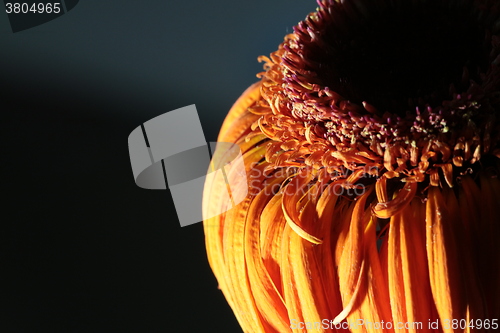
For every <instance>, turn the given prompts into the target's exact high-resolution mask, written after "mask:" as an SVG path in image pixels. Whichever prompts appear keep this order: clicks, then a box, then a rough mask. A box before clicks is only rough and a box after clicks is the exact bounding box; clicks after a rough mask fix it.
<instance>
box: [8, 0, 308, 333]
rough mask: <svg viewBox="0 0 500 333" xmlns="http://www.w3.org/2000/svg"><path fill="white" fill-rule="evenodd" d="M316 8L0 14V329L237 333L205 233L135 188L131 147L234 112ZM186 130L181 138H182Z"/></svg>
mask: <svg viewBox="0 0 500 333" xmlns="http://www.w3.org/2000/svg"><path fill="white" fill-rule="evenodd" d="M315 7H316V3H315V2H314V1H312V0H311V1H304V0H301V1H298V0H294V1H291V0H272V1H262V0H259V1H230V0H217V1H185V2H181V1H124V0H106V1H92V0H86V1H80V2H79V3H78V5H77V6H76V7H75V8H73V9H72V10H71V11H70V12H68V13H67V14H64V15H62V16H61V17H59V18H57V19H55V20H53V21H50V22H48V23H46V24H44V25H41V26H37V27H34V28H32V29H29V30H25V31H21V32H18V33H15V34H14V33H12V31H11V29H10V27H9V21H8V19H7V15H6V14H5V12H3V10H2V12H0V124H1V128H0V154H1V158H0V168H1V169H0V170H1V173H0V184H1V191H2V197H3V199H2V201H1V202H2V204H1V207H2V213H1V214H2V217H1V218H0V221H1V222H0V304H1V308H0V331H1V332H30V333H31V332H239V331H241V330H240V328H239V326H238V324H237V322H236V320H235V319H234V316H233V314H232V311H231V310H230V309H229V307H228V305H227V304H226V302H225V300H224V298H223V296H222V294H221V292H220V291H219V290H218V289H217V283H216V280H215V278H214V277H213V275H212V273H211V271H210V268H209V266H208V263H207V260H206V255H205V250H204V236H203V230H202V225H201V223H198V224H196V225H192V226H188V227H185V228H181V227H180V226H179V223H178V221H177V218H176V215H175V211H174V207H173V204H172V200H171V197H170V193H169V192H168V191H148V190H143V189H141V188H139V187H137V186H136V185H135V184H134V180H133V177H132V171H131V167H130V162H129V157H128V148H127V138H128V135H129V133H130V132H131V131H132V130H133V129H134V128H135V127H137V126H139V125H140V124H141V123H143V122H145V121H147V120H149V119H151V118H153V117H155V116H158V115H160V114H162V113H165V112H167V111H170V110H174V109H176V108H179V107H183V106H186V105H190V104H196V106H197V109H198V112H199V114H200V118H201V122H202V125H203V128H204V131H205V136H206V138H207V141H215V140H216V136H217V132H218V129H219V127H220V124H221V123H222V120H223V119H224V116H225V114H226V113H227V111H228V110H229V108H230V106H231V105H232V103H233V102H234V101H235V100H236V98H237V97H238V96H239V95H240V93H241V92H243V91H244V90H245V88H246V87H247V86H249V85H250V84H251V83H253V82H255V81H256V80H257V79H256V77H255V74H256V73H258V72H260V71H261V69H262V64H259V63H258V62H257V60H256V58H257V56H259V55H261V54H265V55H268V54H269V53H270V52H272V51H274V50H275V49H276V48H277V46H278V44H279V43H280V42H281V41H282V40H283V37H284V36H285V34H287V33H290V32H291V31H292V26H293V25H295V24H296V23H297V22H298V21H299V20H301V19H303V18H304V17H305V16H306V14H307V13H309V12H310V11H313V10H314V9H315ZM186 131H189V128H186Z"/></svg>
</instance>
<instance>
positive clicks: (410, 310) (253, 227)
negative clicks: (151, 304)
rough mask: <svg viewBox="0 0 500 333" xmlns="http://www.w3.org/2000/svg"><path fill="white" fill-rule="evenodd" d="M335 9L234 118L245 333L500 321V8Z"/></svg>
mask: <svg viewBox="0 0 500 333" xmlns="http://www.w3.org/2000/svg"><path fill="white" fill-rule="evenodd" d="M318 3H319V8H318V9H317V11H316V12H315V13H311V14H310V15H309V16H308V17H307V18H306V19H305V20H304V21H302V22H300V23H299V24H298V25H297V26H296V27H295V29H294V33H292V34H290V35H288V36H286V38H285V40H284V42H283V43H282V44H281V45H280V46H279V49H278V50H277V51H276V52H274V53H272V54H271V56H270V57H269V58H267V57H261V58H260V60H262V61H264V62H265V65H264V68H265V72H263V73H260V74H259V75H260V77H261V80H260V82H258V83H256V84H254V85H253V86H251V87H250V88H249V89H248V90H247V91H246V92H245V93H244V94H243V96H242V97H240V98H239V99H238V101H237V102H236V103H235V105H234V106H233V108H232V109H231V110H230V112H229V115H228V116H227V118H226V120H225V122H224V124H223V126H222V129H221V132H220V135H219V138H218V140H219V141H226V142H234V143H237V144H238V145H239V146H240V147H241V150H242V152H243V158H244V161H245V167H246V172H247V176H248V177H247V179H243V178H238V177H240V176H239V175H238V174H233V173H231V172H229V173H228V174H227V177H228V178H229V181H230V182H231V184H234V183H235V182H237V184H238V186H239V187H237V188H236V189H235V188H234V187H233V188H232V189H233V191H239V190H241V191H242V192H244V191H246V190H248V195H247V196H246V198H245V200H243V202H241V203H239V204H238V205H237V206H236V207H234V208H232V209H230V210H228V211H227V212H226V213H224V214H222V215H219V216H216V217H213V218H208V219H206V220H205V221H204V228H205V234H206V243H207V252H208V258H209V261H210V265H211V267H212V269H213V271H214V273H215V275H216V277H217V280H218V282H219V286H220V289H221V290H222V292H223V293H224V295H225V297H226V298H227V301H228V302H229V305H230V306H231V307H232V309H233V310H234V313H235V315H236V317H237V319H238V321H239V322H240V324H241V326H242V328H243V330H244V331H245V332H292V331H293V332H336V331H352V332H381V331H383V332H469V331H470V332H473V331H475V332H487V331H493V330H495V329H500V328H499V325H500V322H499V321H500V217H499V214H498V209H499V208H500V180H499V179H498V175H499V172H500V162H499V161H500V159H499V158H500V67H499V62H500V35H499V33H500V7H499V3H498V2H495V1H489V0H477V1H476V0H413V1H410V0H372V1H368V0H345V1H336V0H322V1H319V2H318ZM215 163H216V160H215ZM225 190H226V184H225V183H222V182H220V181H211V182H207V184H206V187H205V209H206V212H208V215H206V216H212V215H213V214H210V212H219V211H225V210H226V207H230V205H231V202H230V200H229V199H228V197H227V196H224V195H222V194H221V193H223V192H224V191H225Z"/></svg>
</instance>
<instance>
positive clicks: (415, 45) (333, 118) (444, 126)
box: [251, 0, 500, 187]
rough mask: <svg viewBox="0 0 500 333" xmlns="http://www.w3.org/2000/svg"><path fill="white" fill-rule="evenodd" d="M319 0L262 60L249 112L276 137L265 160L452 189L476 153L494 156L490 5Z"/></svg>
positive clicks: (498, 41) (499, 93) (497, 144)
mask: <svg viewBox="0 0 500 333" xmlns="http://www.w3.org/2000/svg"><path fill="white" fill-rule="evenodd" d="M319 5H320V7H319V8H318V10H317V12H315V13H312V14H310V15H309V16H308V17H307V18H306V20H304V21H302V22H300V23H299V24H298V25H297V26H296V27H295V31H294V33H293V34H290V35H288V36H287V37H286V38H285V41H284V42H283V43H282V44H281V45H280V47H279V49H278V50H277V51H276V52H274V53H273V54H271V56H270V58H267V57H261V58H260V59H261V60H264V61H265V70H266V71H265V72H264V73H261V75H262V86H261V94H262V96H263V100H261V101H260V102H259V103H258V105H257V106H255V107H253V108H252V110H251V111H252V112H254V113H257V114H259V115H261V118H260V119H259V121H258V123H257V124H256V125H255V127H254V128H257V127H258V128H259V132H260V131H261V132H262V133H264V134H265V135H266V136H268V137H269V138H270V139H271V143H270V145H269V147H268V151H267V155H266V157H267V160H268V161H269V162H271V165H272V168H279V167H291V166H292V167H297V166H308V167H311V168H312V170H315V173H316V176H317V177H318V178H324V179H326V178H330V180H337V179H338V178H339V177H340V178H342V177H343V178H346V179H347V178H348V179H349V182H350V183H354V182H355V181H357V180H360V179H361V178H363V177H365V176H366V175H367V174H371V175H372V176H376V177H384V178H387V179H391V178H393V179H399V180H400V181H403V182H407V183H408V182H409V183H422V184H423V185H424V186H425V187H426V186H428V185H431V186H443V185H444V184H447V185H448V186H450V187H452V186H453V184H454V183H455V182H456V180H457V179H458V178H459V177H460V175H463V174H464V173H466V172H472V171H473V170H474V168H475V167H476V166H477V165H478V163H477V162H479V161H481V163H482V164H481V165H482V167H485V166H488V165H495V164H497V163H498V158H499V157H500V119H499V118H500V67H499V64H500V35H499V33H500V10H499V5H498V4H497V3H495V2H493V1H486V0H485V1H473V0H466V1H453V0H447V1H445V0H440V1H431V0H428V1H425V0H421V1H388V0H378V1H372V2H371V3H370V4H367V3H363V4H360V2H358V1H354V0H345V1H334V0H324V1H321V2H319ZM339 167H342V168H345V169H347V170H349V173H347V174H346V173H345V172H341V173H339V172H338V171H339ZM339 174H340V176H339Z"/></svg>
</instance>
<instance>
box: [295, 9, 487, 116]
mask: <svg viewBox="0 0 500 333" xmlns="http://www.w3.org/2000/svg"><path fill="white" fill-rule="evenodd" d="M366 3H368V2H366ZM337 6H338V7H339V8H338V9H337V8H334V9H332V11H331V12H330V16H329V17H324V18H320V20H319V22H318V23H319V24H321V25H324V27H321V32H320V35H319V36H318V38H316V39H312V40H311V41H310V42H309V43H304V50H303V55H304V58H305V59H308V61H307V65H308V66H307V67H309V68H307V67H306V68H305V69H306V70H308V71H311V72H313V73H316V74H317V76H318V79H319V80H320V81H321V85H323V86H326V87H329V88H330V89H331V90H333V91H336V92H337V93H339V94H340V95H341V96H343V97H344V98H346V99H348V100H350V101H351V102H354V103H356V104H361V103H362V102H363V101H366V102H368V103H369V104H371V105H373V106H375V107H376V108H377V109H379V111H381V112H385V111H389V112H391V113H396V114H399V115H404V114H405V113H406V111H408V110H410V111H411V112H414V111H415V106H421V107H422V106H425V105H430V106H432V107H435V106H438V105H440V104H441V103H442V101H443V100H450V99H452V96H451V94H450V84H452V83H453V84H454V86H455V88H456V90H457V92H459V93H460V92H463V91H466V90H467V88H468V86H469V82H470V80H474V81H475V82H477V83H480V82H481V79H480V75H479V73H480V72H483V73H484V72H485V71H486V70H487V68H488V54H489V50H488V49H489V48H491V45H490V39H489V38H487V39H486V40H485V28H484V27H482V26H481V24H480V22H479V21H480V20H479V18H478V16H479V14H478V13H476V12H474V10H473V9H472V8H469V6H464V5H463V4H461V5H460V6H453V5H452V6H451V8H450V5H449V4H447V5H446V6H445V5H443V4H442V3H441V1H434V2H430V1H422V2H420V3H419V4H412V3H411V2H409V1H401V2H398V4H397V6H393V7H391V6H389V7H388V8H383V6H381V4H380V1H375V2H371V5H370V4H366V7H365V8H363V9H362V10H360V9H359V8H357V7H355V4H354V2H353V1H344V2H343V3H342V4H338V5H337ZM337 6H334V7H337ZM396 7H397V8H396ZM363 12H364V13H367V14H366V15H365V14H363ZM464 67H466V68H467V70H465V72H464Z"/></svg>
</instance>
